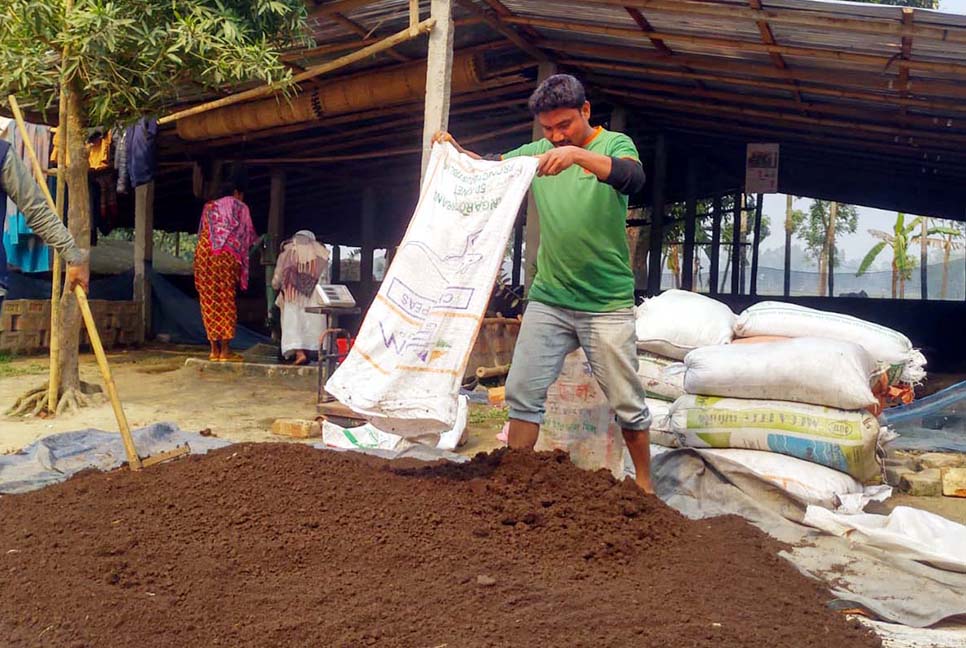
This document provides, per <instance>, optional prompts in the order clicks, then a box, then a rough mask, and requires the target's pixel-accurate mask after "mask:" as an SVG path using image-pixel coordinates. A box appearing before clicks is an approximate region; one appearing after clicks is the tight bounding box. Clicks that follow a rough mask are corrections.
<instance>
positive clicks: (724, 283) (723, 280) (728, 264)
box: [718, 254, 734, 292]
mask: <svg viewBox="0 0 966 648" xmlns="http://www.w3.org/2000/svg"><path fill="white" fill-rule="evenodd" d="M733 256H734V255H731V254H729V255H728V260H727V261H725V271H724V276H723V277H722V278H721V288H720V289H719V290H718V292H724V291H725V286H727V285H728V271H729V270H731V259H732V257H733Z"/></svg>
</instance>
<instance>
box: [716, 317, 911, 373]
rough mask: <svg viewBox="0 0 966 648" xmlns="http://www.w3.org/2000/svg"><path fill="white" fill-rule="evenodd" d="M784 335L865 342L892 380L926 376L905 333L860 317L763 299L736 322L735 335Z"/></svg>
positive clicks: (865, 346) (856, 342)
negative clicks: (763, 300)
mask: <svg viewBox="0 0 966 648" xmlns="http://www.w3.org/2000/svg"><path fill="white" fill-rule="evenodd" d="M757 335H780V336H783V337H823V338H832V339H834V340H844V341H846V342H853V343H855V344H858V345H860V346H862V347H863V348H864V349H865V350H866V351H868V352H869V354H870V355H871V356H872V358H873V359H874V360H875V361H876V362H877V363H878V364H879V365H880V366H881V368H882V369H883V370H886V371H888V372H889V377H890V382H898V381H901V382H907V383H911V384H917V383H920V382H922V381H923V380H924V379H925V377H926V372H925V369H924V367H925V365H926V358H925V357H924V356H923V355H922V354H921V353H920V352H919V351H917V350H916V349H914V348H913V347H912V342H910V341H909V338H907V337H906V336H905V335H903V334H902V333H900V332H898V331H895V330H893V329H891V328H888V327H886V326H881V325H879V324H875V323H873V322H867V321H865V320H863V319H859V318H858V317H852V316H851V315H843V314H841V313H830V312H828V311H821V310H816V309H814V308H807V307H805V306H798V305H797V304H786V303H783V302H775V301H768V302H761V303H760V304H755V305H754V306H751V307H749V308H747V309H745V311H744V312H742V313H741V315H740V316H739V317H738V321H737V322H736V323H735V337H754V336H757Z"/></svg>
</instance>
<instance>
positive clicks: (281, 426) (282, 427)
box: [272, 419, 322, 439]
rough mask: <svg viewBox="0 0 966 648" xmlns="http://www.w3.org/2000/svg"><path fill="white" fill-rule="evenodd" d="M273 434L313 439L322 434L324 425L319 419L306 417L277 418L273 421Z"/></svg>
mask: <svg viewBox="0 0 966 648" xmlns="http://www.w3.org/2000/svg"><path fill="white" fill-rule="evenodd" d="M272 434H277V435H279V436H287V437H293V438H296V439H311V438H315V437H320V436H322V426H321V425H319V423H318V421H309V420H306V419H276V420H275V422H274V423H272Z"/></svg>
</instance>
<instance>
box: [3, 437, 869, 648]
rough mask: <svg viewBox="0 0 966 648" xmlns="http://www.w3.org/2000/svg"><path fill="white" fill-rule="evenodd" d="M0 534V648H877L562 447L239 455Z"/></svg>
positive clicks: (35, 506)
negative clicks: (456, 457)
mask: <svg viewBox="0 0 966 648" xmlns="http://www.w3.org/2000/svg"><path fill="white" fill-rule="evenodd" d="M0 520H3V524H0V548H2V550H3V551H2V555H0V560H2V561H3V568H2V569H0V592H3V595H2V596H0V637H2V639H0V644H2V645H3V646H4V647H7V646H38V645H43V646H55V647H60V646H119V647H120V646H138V647H139V648H140V647H154V646H158V647H160V646H164V647H170V646H188V647H196V646H197V647H201V646H213V645H220V646H235V647H255V646H258V647H262V646H286V647H289V646H327V647H328V646H333V647H335V646H379V647H380V648H387V647H388V648H397V647H398V648H401V647H404V646H405V647H407V648H408V647H413V646H443V645H448V646H472V647H474V648H475V647H478V646H479V647H483V646H500V647H503V646H512V647H520V646H547V647H550V646H567V647H568V648H569V647H571V646H574V647H578V646H579V647H591V646H593V647H595V648H597V647H601V646H634V647H635V648H647V647H657V646H662V647H664V646H692V647H694V646H698V647H707V648H712V647H714V648H733V647H739V646H740V647H749V648H750V647H752V646H754V647H755V648H760V647H762V646H781V647H783V648H804V647H805V646H827V647H829V648H832V647H835V648H838V647H839V646H848V647H850V648H866V647H869V646H878V645H880V642H879V640H878V639H876V638H875V637H874V636H873V635H872V634H871V633H870V632H869V631H867V630H864V629H862V628H861V627H859V626H858V623H857V622H855V621H850V620H848V619H847V618H845V617H844V616H842V615H840V614H838V613H836V612H834V611H832V610H830V609H828V608H827V607H826V606H825V603H826V602H827V601H828V600H829V599H831V598H832V596H831V595H830V594H829V593H828V591H827V590H825V589H824V588H823V587H822V586H821V585H820V584H819V583H817V582H816V581H813V580H810V579H808V578H806V577H805V576H802V575H801V574H800V573H799V572H798V571H797V570H796V569H795V568H794V567H793V566H792V565H791V564H790V563H788V562H786V561H785V560H784V559H782V558H780V557H779V556H778V555H777V553H778V551H779V550H781V549H782V545H780V544H779V543H777V542H775V541H774V540H772V539H770V538H768V537H767V536H766V535H765V534H764V533H762V532H761V531H759V530H758V529H756V528H755V527H753V526H751V525H750V524H748V523H747V522H745V521H744V520H742V519H740V518H737V517H734V516H724V517H718V518H712V519H707V520H694V521H691V520H687V519H686V518H684V517H683V516H682V515H680V514H679V513H677V512H676V511H674V510H672V509H670V508H668V507H667V506H666V505H664V504H663V503H662V502H661V501H660V500H658V499H657V498H655V497H648V496H645V495H643V494H642V493H641V492H640V491H639V490H637V488H636V487H635V486H634V485H633V484H632V483H631V482H629V481H625V482H617V481H616V480H614V479H613V478H612V477H611V476H610V473H607V472H606V471H597V472H587V471H582V470H578V469H577V468H575V467H574V466H573V465H572V464H571V463H570V462H569V460H568V459H567V458H566V457H565V455H563V454H562V453H555V454H533V453H520V452H508V451H505V450H498V451H495V452H494V453H491V454H488V455H482V454H481V455H478V456H477V457H476V458H475V459H473V461H471V462H470V463H467V464H463V465H457V464H443V465H427V464H424V463H420V462H415V461H413V460H402V461H397V462H394V463H388V462H386V461H383V460H379V459H375V458H372V457H365V456H361V455H357V454H354V453H351V452H346V453H342V452H338V453H337V452H327V451H321V450H316V449H314V448H311V447H308V446H304V445H301V444H288V443H253V444H236V445H232V446H229V447H227V448H223V449H221V450H216V451H214V452H211V453H209V454H207V455H205V456H191V457H189V458H186V459H182V460H180V461H176V462H172V463H168V464H162V465H158V466H154V467H151V468H148V469H145V470H142V471H141V472H138V473H132V472H130V471H128V470H119V471H115V472H112V473H106V474H105V473H97V472H94V471H88V472H85V473H82V474H80V475H78V476H76V477H74V478H73V479H71V480H69V481H67V482H65V483H62V484H56V485H53V486H49V487H47V488H44V489H43V490H40V491H36V492H33V493H28V494H25V495H11V496H4V497H3V498H0Z"/></svg>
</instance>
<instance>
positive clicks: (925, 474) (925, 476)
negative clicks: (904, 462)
mask: <svg viewBox="0 0 966 648" xmlns="http://www.w3.org/2000/svg"><path fill="white" fill-rule="evenodd" d="M942 479H943V478H942V473H941V472H940V470H939V469H938V468H930V469H929V470H921V471H919V472H917V473H906V474H904V475H902V479H901V482H900V484H899V487H900V490H902V491H903V492H905V493H908V494H910V495H915V496H917V497H939V496H940V495H942V492H943V481H942Z"/></svg>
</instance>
